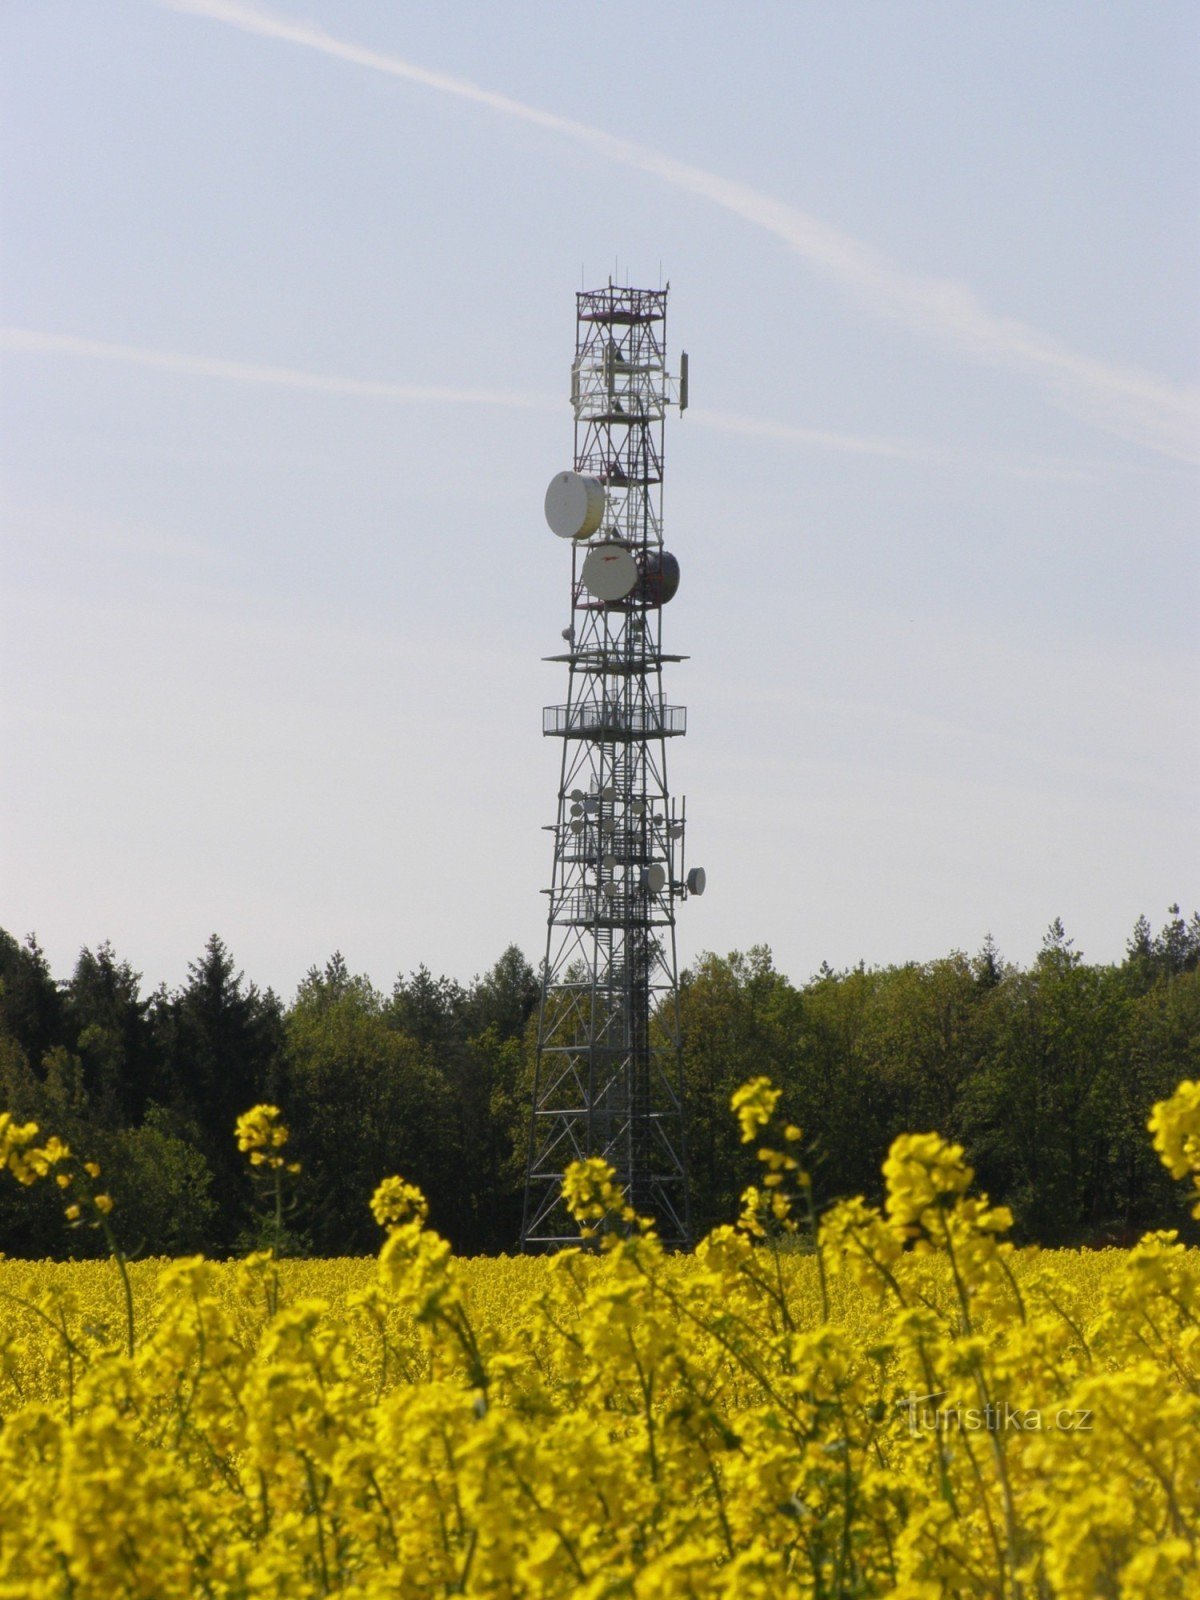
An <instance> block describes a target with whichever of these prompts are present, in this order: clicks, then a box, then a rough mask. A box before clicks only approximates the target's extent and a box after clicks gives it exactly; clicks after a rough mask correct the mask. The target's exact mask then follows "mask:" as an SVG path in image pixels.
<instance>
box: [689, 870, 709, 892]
mask: <svg viewBox="0 0 1200 1600" xmlns="http://www.w3.org/2000/svg"><path fill="white" fill-rule="evenodd" d="M706 881H707V880H706V879H705V876H704V868H703V867H693V868H692V870H691V871H690V872H689V873H688V875H687V887H688V893H689V894H703V893H704V885H705V883H706Z"/></svg>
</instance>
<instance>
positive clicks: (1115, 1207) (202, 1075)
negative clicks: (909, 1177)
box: [0, 906, 1200, 1257]
mask: <svg viewBox="0 0 1200 1600" xmlns="http://www.w3.org/2000/svg"><path fill="white" fill-rule="evenodd" d="M538 992H539V980H538V975H537V973H536V972H535V971H534V969H533V967H532V966H531V965H530V964H529V962H528V961H527V960H526V959H525V957H524V956H523V955H522V953H521V952H520V950H519V949H517V947H516V946H515V945H513V946H510V947H509V948H508V949H507V950H505V951H504V952H503V954H502V955H501V956H500V957H499V959H498V960H497V961H496V963H495V965H494V966H493V967H492V968H491V969H490V970H489V971H488V972H487V973H485V974H484V975H483V976H482V977H477V978H475V979H474V980H473V981H472V982H471V983H469V984H466V985H464V984H461V983H459V982H458V981H456V980H455V979H453V978H448V977H434V976H433V975H432V974H431V973H430V972H429V971H428V970H427V969H426V968H425V967H423V966H422V967H420V968H418V970H417V971H416V972H413V973H411V974H410V975H408V976H407V977H403V976H402V977H400V978H399V979H397V981H396V983H395V985H394V986H393V988H392V990H391V992H390V993H384V992H383V991H381V990H379V989H377V988H376V987H375V986H374V984H373V983H372V982H371V981H370V980H369V979H368V978H366V977H363V976H361V975H355V974H352V973H351V972H350V970H349V969H348V967H347V965H346V963H345V961H344V960H343V958H342V957H341V955H339V954H335V955H334V956H333V957H332V958H331V959H330V960H329V961H328V962H327V963H326V965H325V966H324V967H323V968H317V967H313V968H312V969H311V970H310V971H309V973H308V974H307V976H306V977H305V979H304V981H303V982H302V983H301V984H300V986H299V989H298V991H297V993H296V996H295V998H294V999H293V1001H292V1002H291V1004H290V1005H285V1004H283V1002H281V1000H280V999H279V998H278V996H276V995H275V994H274V993H273V992H272V991H271V990H270V989H266V990H260V989H259V988H258V987H257V986H256V985H255V984H254V983H253V982H248V981H247V980H246V978H245V975H244V974H243V973H241V972H240V971H238V970H237V965H236V962H235V961H234V959H233V957H232V955H231V954H230V952H229V951H228V950H227V948H226V947H225V945H224V943H223V942H222V940H221V939H220V938H219V937H217V936H216V935H215V934H214V935H213V936H212V937H211V938H210V939H209V941H208V943H207V945H206V946H205V949H204V951H203V954H202V955H201V956H200V957H199V959H198V960H196V961H195V962H193V963H192V964H191V965H190V966H189V968H188V976H187V980H186V982H184V983H183V984H182V985H181V986H180V987H179V988H177V989H176V990H174V991H170V990H168V989H167V988H166V987H165V986H164V987H160V988H159V989H157V990H155V991H153V992H152V993H150V994H143V993H142V988H141V978H140V976H139V974H138V973H136V972H134V971H133V970H132V968H131V967H130V965H129V963H128V962H126V961H123V960H121V959H119V958H118V956H117V954H116V952H115V951H114V950H113V949H112V948H111V946H109V945H108V944H103V945H101V946H100V947H99V948H98V949H96V950H90V949H84V950H83V951H81V953H80V955H79V958H78V961H77V962H76V965H75V969H74V971H73V973H72V974H71V976H70V977H69V978H67V979H65V980H56V979H55V978H54V976H53V975H52V974H51V972H50V969H49V966H48V963H47V961H46V958H45V956H44V954H43V953H42V951H41V949H40V948H39V946H38V944H37V941H36V940H35V939H34V938H32V937H30V938H29V939H27V940H26V941H25V942H24V943H19V942H18V941H17V940H16V939H15V938H14V937H13V936H12V935H11V934H8V933H5V932H3V931H2V930H0V1110H8V1111H10V1112H11V1113H13V1114H14V1115H15V1116H16V1117H17V1118H18V1119H19V1120H22V1121H26V1120H34V1121H36V1122H38V1124H39V1125H40V1126H41V1127H42V1128H44V1129H45V1130H46V1131H47V1132H54V1133H57V1134H58V1135H59V1136H60V1137H62V1138H64V1139H65V1140H66V1141H67V1143H68V1144H70V1145H71V1146H72V1148H73V1149H76V1150H78V1151H79V1152H80V1153H82V1154H84V1155H87V1156H91V1157H94V1158H95V1159H98V1160H99V1161H100V1162H101V1164H102V1167H103V1169H104V1172H105V1177H106V1180H107V1181H108V1183H109V1187H110V1189H111V1192H112V1194H113V1197H114V1200H115V1202H116V1205H117V1208H118V1209H117V1211H116V1213H115V1214H114V1221H116V1220H117V1219H119V1221H120V1231H121V1237H122V1243H123V1244H124V1246H125V1247H126V1248H127V1249H128V1250H130V1251H131V1253H139V1252H141V1253H146V1254H161V1255H177V1254H181V1253H186V1252H191V1251H199V1250H203V1251H205V1252H207V1253H209V1254H216V1255H220V1254H222V1253H223V1252H228V1251H233V1250H244V1249H245V1248H247V1247H248V1246H252V1245H254V1244H255V1243H256V1242H257V1237H256V1228H257V1226H258V1224H257V1223H256V1221H255V1217H256V1215H257V1213H256V1210H255V1207H254V1204H253V1197H252V1195H251V1193H250V1188H249V1182H248V1179H247V1176H246V1172H245V1170H244V1163H243V1161H242V1158H241V1157H239V1156H238V1153H237V1151H236V1148H235V1144H234V1140H233V1125H234V1122H235V1120H236V1118H237V1116H238V1114H239V1113H240V1112H242V1111H244V1110H246V1109H247V1108H248V1107H250V1106H251V1105H254V1104H257V1103H259V1102H262V1101H267V1102H270V1103H273V1104H276V1105H279V1106H280V1107H282V1108H283V1110H284V1114H285V1118H286V1120H287V1122H288V1124H289V1126H290V1127H291V1129H292V1141H291V1143H290V1144H289V1154H291V1153H292V1152H293V1151H294V1153H295V1156H296V1158H297V1159H298V1160H299V1161H300V1162H301V1163H302V1172H301V1174H300V1176H299V1178H298V1179H297V1180H296V1183H295V1192H294V1201H293V1205H292V1208H291V1210H290V1211H289V1214H288V1218H287V1233H286V1240H285V1244H286V1248H287V1249H288V1250H289V1251H290V1252H292V1253H295V1254H317V1255H344V1254H353V1253H358V1252H365V1251H371V1250H373V1249H375V1248H376V1247H377V1245H378V1230H377V1228H376V1226H375V1224H374V1222H373V1221H372V1219H371V1216H370V1213H369V1211H368V1209H367V1200H368V1198H369V1197H370V1195H371V1193H372V1191H373V1189H374V1187H375V1185H376V1183H377V1182H378V1181H379V1179H380V1178H381V1177H383V1176H385V1175H386V1174H388V1173H392V1172H399V1173H402V1174H403V1175H404V1176H405V1177H407V1178H410V1179H411V1180H413V1181H414V1182H416V1183H418V1184H420V1186H421V1187H422V1189H424V1190H425V1192H426V1194H427V1196H428V1197H429V1200H430V1209H431V1220H432V1221H433V1223H434V1224H435V1225H436V1226H437V1227H438V1228H439V1230H440V1231H441V1232H443V1233H445V1234H446V1235H447V1236H448V1237H449V1238H450V1239H451V1241H452V1242H453V1244H454V1245H455V1247H456V1249H458V1250H459V1251H461V1252H463V1253H467V1254H476V1253H497V1252H501V1251H511V1250H512V1249H513V1248H514V1247H515V1244H516V1240H517V1235H518V1232H519V1228H520V1219H521V1206H522V1198H523V1179H524V1164H525V1155H526V1139H527V1132H528V1111H529V1101H530V1096H531V1093H532V1072H533V1058H534V1053H535V1046H536V1030H537V1003H538ZM680 1006H681V1014H682V1022H683V1032H684V1061H683V1065H684V1085H685V1097H686V1104H687V1112H688V1159H689V1167H690V1174H691V1191H692V1212H693V1224H694V1228H695V1230H696V1232H697V1233H698V1234H699V1233H701V1232H703V1231H705V1230H706V1229H707V1228H709V1227H711V1226H713V1225H714V1224H715V1223H717V1222H723V1221H729V1220H731V1219H732V1217H733V1216H734V1215H735V1214H736V1211H737V1198H738V1195H739V1194H740V1192H741V1189H742V1188H743V1187H744V1186H745V1185H746V1184H747V1183H749V1182H752V1181H754V1179H755V1178H756V1177H757V1176H758V1174H757V1170H756V1163H755V1162H754V1160H753V1156H752V1153H750V1152H747V1151H746V1150H745V1149H744V1148H743V1147H742V1146H741V1145H740V1143H739V1142H738V1138H737V1131H736V1128H735V1127H734V1125H733V1123H732V1120H731V1118H730V1115H729V1097H730V1095H731V1094H732V1092H733V1090H734V1089H735V1088H736V1087H737V1086H738V1084H739V1083H741V1082H743V1081H744V1080H745V1079H746V1078H748V1077H751V1076H753V1075H756V1074H758V1073H765V1074H767V1075H768V1076H770V1077H771V1078H772V1079H774V1081H775V1082H776V1083H778V1084H780V1085H782V1087H783V1089H784V1094H785V1100H784V1104H785V1105H786V1107H787V1111H788V1115H789V1117H790V1118H791V1119H792V1120H793V1121H795V1122H798V1123H799V1124H800V1125H801V1127H802V1128H803V1129H804V1133H805V1141H806V1142H805V1146H804V1149H805V1153H806V1160H807V1163H808V1166H809V1169H810V1170H811V1172H812V1174H813V1178H814V1188H815V1194H816V1198H817V1203H818V1205H820V1204H823V1203H826V1202H828V1201H831V1200H833V1199H835V1198H838V1197H840V1196H843V1195H849V1194H857V1193H862V1194H865V1195H867V1196H868V1198H872V1199H877V1198H878V1197H879V1191H880V1176H879V1169H880V1163H881V1161H882V1159H883V1156H884V1155H885V1153H886V1151H887V1147H888V1145H889V1143H890V1142H891V1140H892V1139H893V1138H894V1137H895V1135H896V1134H897V1133H900V1132H904V1131H909V1130H917V1131H921V1130H925V1129H937V1130H938V1131H939V1132H942V1133H944V1134H947V1135H948V1136H950V1137H951V1138H954V1139H956V1140H959V1141H960V1142H961V1143H962V1144H963V1145H964V1146H965V1147H966V1150H967V1153H968V1156H969V1158H970V1160H971V1161H972V1162H973V1164H974V1165H975V1167H976V1171H977V1182H978V1184H979V1185H980V1186H981V1187H983V1188H985V1189H986V1190H987V1191H988V1192H989V1194H990V1195H991V1197H992V1199H993V1200H994V1201H996V1202H998V1203H1005V1204H1008V1205H1010V1206H1011V1207H1012V1209H1013V1211H1014V1213H1015V1214H1016V1218H1017V1228H1016V1236H1017V1237H1018V1238H1019V1239H1021V1240H1024V1241H1032V1240H1037V1241H1040V1242H1042V1243H1045V1244H1077V1243H1092V1244H1098V1243H1104V1242H1124V1241H1126V1240H1127V1239H1129V1238H1131V1237H1132V1236H1134V1235H1135V1234H1136V1233H1137V1232H1139V1231H1141V1230H1142V1229H1143V1228H1146V1227H1167V1226H1180V1227H1181V1228H1182V1229H1183V1230H1184V1231H1185V1234H1186V1230H1187V1228H1188V1227H1189V1226H1191V1225H1190V1224H1188V1222H1187V1219H1186V1213H1185V1212H1184V1211H1183V1210H1182V1208H1181V1207H1180V1205H1179V1203H1178V1198H1177V1196H1176V1195H1175V1194H1174V1192H1173V1189H1172V1186H1171V1183H1170V1180H1169V1178H1168V1177H1167V1176H1166V1174H1165V1172H1164V1171H1163V1169H1162V1167H1161V1166H1160V1164H1159V1163H1158V1162H1157V1160H1155V1158H1154V1156H1153V1152H1152V1151H1151V1148H1150V1143H1149V1139H1148V1137H1147V1134H1146V1118H1147V1115H1148V1114H1149V1110H1150V1107H1151V1106H1152V1105H1153V1103H1154V1102H1155V1101H1156V1100H1158V1099H1161V1098H1164V1097H1165V1096H1166V1095H1168V1094H1169V1093H1170V1092H1171V1090H1172V1089H1173V1088H1174V1086H1175V1085H1176V1083H1177V1082H1178V1081H1179V1080H1180V1079H1181V1078H1184V1077H1197V1076H1200V915H1193V916H1192V917H1191V918H1190V920H1185V918H1184V917H1183V916H1182V915H1181V913H1180V911H1179V908H1178V907H1177V906H1172V907H1171V908H1170V910H1169V912H1168V919H1167V921H1166V922H1165V924H1164V925H1163V926H1162V928H1160V929H1159V930H1158V932H1157V933H1156V932H1155V931H1154V930H1153V928H1152V927H1151V925H1150V923H1149V922H1148V921H1147V920H1146V919H1145V918H1144V917H1143V918H1139V920H1138V922H1137V924H1136V926H1135V928H1134V930H1133V933H1132V935H1131V937H1130V940H1129V943H1128V946H1127V950H1126V954H1125V958H1124V959H1123V960H1122V961H1121V962H1119V963H1114V964H1109V965H1096V964H1093V963H1088V962H1086V961H1085V960H1084V959H1083V957H1082V956H1081V955H1080V954H1079V953H1078V952H1077V951H1076V950H1075V949H1074V947H1073V945H1072V942H1071V940H1070V939H1069V938H1068V937H1067V935H1066V933H1065V931H1064V930H1063V927H1062V925H1061V923H1059V922H1055V923H1053V924H1052V925H1051V927H1050V930H1049V932H1048V933H1047V936H1046V939H1045V941H1044V943H1043V946H1042V948H1041V950H1040V951H1039V953H1038V955H1037V957H1036V959H1035V960H1034V962H1033V964H1032V965H1031V966H1030V967H1028V968H1021V967H1019V966H1016V965H1014V964H1012V963H1010V962H1007V961H1005V960H1004V959H1003V958H1002V957H1001V956H1000V954H999V952H998V951H997V950H996V949H995V947H994V946H993V944H992V943H991V941H990V940H989V941H988V942H987V943H986V944H985V945H984V947H983V949H982V950H981V951H980V952H979V953H978V954H977V955H975V956H974V957H968V956H966V955H964V954H962V953H958V952H955V953H952V954H951V955H948V956H946V957H945V958H943V959H941V960H937V961H931V962H926V963H923V964H919V963H908V964H905V965H899V966H889V967H882V968H867V967H866V966H864V965H859V966H858V967H855V968H851V969H849V970H844V971H837V972H835V971H833V970H832V969H830V968H829V967H828V966H823V967H822V969H821V970H820V972H818V973H817V974H815V975H814V976H813V977H812V978H811V979H810V980H809V981H808V982H807V983H804V984H801V985H795V984H793V983H792V982H791V981H790V980H789V979H788V978H787V977H786V976H785V975H784V974H783V973H781V972H779V971H778V970H777V969H776V968H775V965H774V962H773V960H772V957H771V954H770V951H769V950H768V949H767V948H766V947H765V946H756V947H754V948H752V949H750V950H749V951H746V952H744V953H743V952H734V953H732V954H730V955H728V956H717V955H713V954H706V955H704V956H702V957H701V958H700V959H699V960H698V961H697V962H696V963H695V964H694V965H693V966H692V967H691V968H689V969H688V970H687V971H686V972H685V973H684V974H683V975H682V977H681V980H680ZM1194 1233H1195V1230H1194V1229H1193V1234H1194ZM1188 1236H1191V1235H1188ZM98 1248H99V1245H98V1240H97V1238H96V1235H95V1234H92V1233H89V1232H87V1231H78V1232H75V1233H66V1232H64V1225H63V1219H62V1214H61V1210H60V1208H59V1207H58V1206H57V1205H56V1203H55V1198H54V1194H53V1191H51V1190H50V1189H49V1187H48V1186H45V1185H36V1186H35V1187H34V1188H32V1189H28V1190H23V1189H20V1188H19V1187H18V1186H17V1185H15V1184H12V1183H8V1184H5V1185H3V1186H0V1251H3V1252H4V1253H6V1254H7V1255H9V1256H16V1257H45V1256H61V1255H67V1254H79V1255H85V1254H88V1253H90V1252H92V1251H94V1250H96V1249H98Z"/></svg>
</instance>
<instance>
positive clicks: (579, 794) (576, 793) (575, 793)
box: [568, 789, 584, 806]
mask: <svg viewBox="0 0 1200 1600" xmlns="http://www.w3.org/2000/svg"><path fill="white" fill-rule="evenodd" d="M568 798H569V799H571V800H573V801H574V803H575V804H576V805H577V806H581V805H582V804H583V801H584V793H583V790H582V789H572V790H571V793H570V795H569V796H568Z"/></svg>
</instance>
